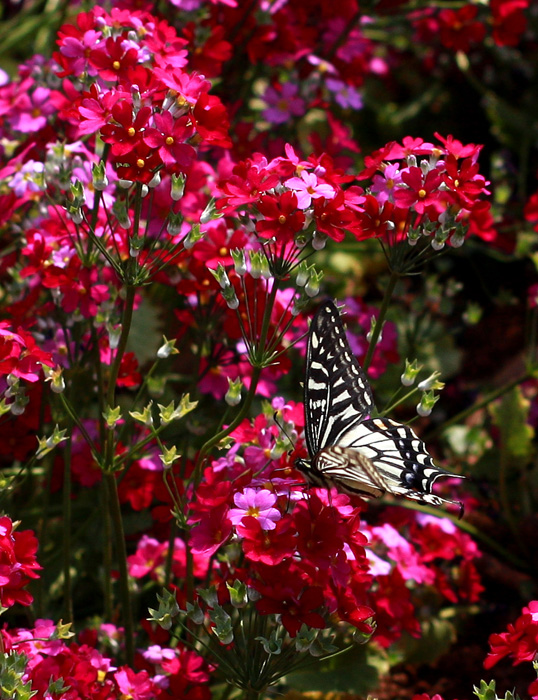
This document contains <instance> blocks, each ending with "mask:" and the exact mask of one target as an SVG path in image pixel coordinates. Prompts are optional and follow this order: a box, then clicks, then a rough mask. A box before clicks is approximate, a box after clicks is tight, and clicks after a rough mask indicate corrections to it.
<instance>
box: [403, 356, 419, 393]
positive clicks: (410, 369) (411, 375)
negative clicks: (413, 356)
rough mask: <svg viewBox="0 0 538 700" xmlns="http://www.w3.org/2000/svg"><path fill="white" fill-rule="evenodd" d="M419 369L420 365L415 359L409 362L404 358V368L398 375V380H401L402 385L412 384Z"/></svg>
mask: <svg viewBox="0 0 538 700" xmlns="http://www.w3.org/2000/svg"><path fill="white" fill-rule="evenodd" d="M421 369H422V365H419V364H418V362H417V361H416V360H413V362H409V360H408V359H407V358H406V360H405V369H404V372H403V374H402V376H401V377H400V381H401V382H402V384H403V386H412V385H413V384H414V383H415V379H416V376H417V374H418V373H419V372H420V370H421Z"/></svg>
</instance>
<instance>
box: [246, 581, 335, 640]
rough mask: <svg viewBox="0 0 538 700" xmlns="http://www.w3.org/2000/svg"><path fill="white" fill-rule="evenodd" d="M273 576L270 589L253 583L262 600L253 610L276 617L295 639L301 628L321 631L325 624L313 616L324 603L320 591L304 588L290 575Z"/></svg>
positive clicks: (317, 616)
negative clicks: (306, 627) (278, 617)
mask: <svg viewBox="0 0 538 700" xmlns="http://www.w3.org/2000/svg"><path fill="white" fill-rule="evenodd" d="M272 574H273V575H274V578H273V581H272V583H271V584H270V585H263V584H259V583H257V582H256V583H255V584H253V585H255V587H256V589H257V590H258V592H259V593H261V595H262V598H261V599H260V600H258V601H257V603H256V608H257V610H258V612H260V613H261V614H262V615H271V614H273V615H280V616H281V620H282V624H283V625H284V627H285V628H286V630H287V631H288V633H289V634H290V635H291V636H292V637H295V636H296V635H297V632H298V631H299V630H300V629H301V625H303V624H305V625H307V626H308V627H315V628H316V629H323V628H324V627H325V620H324V619H323V617H322V616H321V615H320V614H319V613H318V612H314V611H315V610H317V609H318V608H320V607H321V606H322V605H323V604H324V601H325V596H324V593H323V589H322V588H319V587H317V586H310V587H307V586H305V585H304V583H303V582H302V581H301V580H300V579H299V578H297V577H294V576H293V574H291V572H290V571H288V570H287V571H286V572H285V573H284V571H282V570H279V569H272Z"/></svg>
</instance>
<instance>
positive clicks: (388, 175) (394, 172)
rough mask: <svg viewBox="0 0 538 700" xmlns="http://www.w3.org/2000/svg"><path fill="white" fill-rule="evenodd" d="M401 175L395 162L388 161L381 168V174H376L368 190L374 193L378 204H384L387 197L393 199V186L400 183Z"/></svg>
mask: <svg viewBox="0 0 538 700" xmlns="http://www.w3.org/2000/svg"><path fill="white" fill-rule="evenodd" d="M401 182H402V176H401V173H400V170H399V169H398V164H397V163H390V164H389V165H387V166H386V167H385V169H384V170H383V175H379V174H376V175H374V177H373V184H372V187H371V188H370V190H371V191H372V193H373V194H375V195H376V199H377V201H378V202H379V203H380V204H385V202H386V201H388V200H389V199H390V200H391V201H394V188H395V186H396V185H399V184H401Z"/></svg>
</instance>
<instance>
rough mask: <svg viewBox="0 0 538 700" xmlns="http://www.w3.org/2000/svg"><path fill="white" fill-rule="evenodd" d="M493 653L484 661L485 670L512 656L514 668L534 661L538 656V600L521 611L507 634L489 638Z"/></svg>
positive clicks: (509, 626)
mask: <svg viewBox="0 0 538 700" xmlns="http://www.w3.org/2000/svg"><path fill="white" fill-rule="evenodd" d="M489 645H490V647H491V651H490V652H489V654H488V655H487V657H486V660H485V661H484V667H485V668H491V667H492V666H495V664H496V663H497V662H498V661H500V660H501V659H504V657H505V656H511V657H512V659H513V661H512V663H513V664H514V666H517V664H520V663H522V662H523V661H533V660H534V659H535V658H536V656H537V654H538V600H532V601H531V602H530V603H529V605H528V606H527V607H524V608H523V610H522V611H521V615H520V616H519V617H518V618H517V620H516V621H515V622H514V623H513V624H509V625H508V627H507V628H506V632H500V633H499V634H492V635H491V636H490V638H489Z"/></svg>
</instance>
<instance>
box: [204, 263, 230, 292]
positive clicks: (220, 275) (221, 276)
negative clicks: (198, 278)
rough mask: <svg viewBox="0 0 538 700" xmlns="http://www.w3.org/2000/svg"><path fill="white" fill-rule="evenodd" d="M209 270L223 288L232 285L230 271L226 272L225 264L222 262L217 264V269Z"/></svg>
mask: <svg viewBox="0 0 538 700" xmlns="http://www.w3.org/2000/svg"><path fill="white" fill-rule="evenodd" d="M208 270H209V272H211V274H212V275H213V277H214V278H215V279H216V280H217V282H218V283H219V285H220V287H221V289H228V288H229V287H231V286H232V285H231V283H230V278H229V277H228V273H227V272H226V270H225V268H224V265H223V264H222V263H219V264H218V265H217V269H216V270H213V269H211V268H208Z"/></svg>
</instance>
